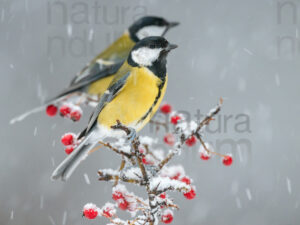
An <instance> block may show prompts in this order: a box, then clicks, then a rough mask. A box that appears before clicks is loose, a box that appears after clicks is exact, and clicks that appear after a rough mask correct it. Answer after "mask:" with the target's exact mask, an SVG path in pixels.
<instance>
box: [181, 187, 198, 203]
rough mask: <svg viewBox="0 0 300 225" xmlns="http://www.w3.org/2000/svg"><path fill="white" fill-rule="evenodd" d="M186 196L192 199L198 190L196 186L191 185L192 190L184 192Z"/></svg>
mask: <svg viewBox="0 0 300 225" xmlns="http://www.w3.org/2000/svg"><path fill="white" fill-rule="evenodd" d="M183 195H184V197H185V198H186V199H188V200H192V199H194V198H195V197H196V191H195V188H194V187H191V190H190V191H188V192H185V193H184V194H183Z"/></svg>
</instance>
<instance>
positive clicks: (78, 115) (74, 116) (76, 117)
mask: <svg viewBox="0 0 300 225" xmlns="http://www.w3.org/2000/svg"><path fill="white" fill-rule="evenodd" d="M70 117H71V119H72V120H73V121H74V122H76V121H79V120H80V118H81V112H80V111H77V110H76V111H73V112H71V114H70Z"/></svg>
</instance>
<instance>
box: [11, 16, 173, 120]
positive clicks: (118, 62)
mask: <svg viewBox="0 0 300 225" xmlns="http://www.w3.org/2000/svg"><path fill="white" fill-rule="evenodd" d="M178 24H179V23H177V22H168V21H167V20H165V19H164V18H161V17H155V16H146V17H142V18H140V19H139V20H137V21H136V22H134V23H133V24H132V25H131V26H130V27H129V28H128V30H126V31H125V32H124V34H123V35H122V36H121V37H120V38H119V39H117V40H116V41H115V42H114V43H112V44H111V45H110V46H109V47H108V48H107V49H105V50H104V51H103V52H102V53H100V54H99V55H98V56H96V57H95V58H94V59H93V60H92V61H91V62H90V63H89V64H88V65H87V66H85V67H84V68H83V69H82V70H81V72H80V73H78V74H77V75H76V76H75V77H74V78H73V79H72V81H71V83H70V85H69V87H67V88H66V89H65V90H63V91H62V92H61V93H60V94H59V95H57V96H56V97H54V98H51V99H49V100H48V101H46V104H45V105H43V106H40V107H38V108H35V109H33V110H30V111H28V112H26V113H24V114H22V115H20V116H18V117H15V118H14V119H12V120H11V121H10V123H11V124H13V123H15V122H17V121H21V120H23V119H24V118H25V117H27V116H28V115H30V114H32V113H36V112H39V111H42V110H45V108H46V107H47V105H49V104H54V103H58V102H60V101H62V100H63V101H65V100H67V99H68V98H69V97H70V96H74V95H86V94H87V95H88V96H89V98H88V99H87V100H86V101H87V102H90V101H92V102H98V101H99V99H100V96H101V95H102V94H103V92H104V91H105V90H106V89H107V88H108V86H109V84H110V83H111V81H112V80H113V79H114V74H116V72H117V71H118V70H119V68H120V67H121V66H122V64H123V62H124V60H126V59H127V57H128V54H129V52H130V50H131V49H132V47H133V46H134V45H135V44H136V43H137V42H138V41H139V40H141V39H143V38H145V37H149V36H164V35H165V34H166V32H167V31H168V30H169V29H170V28H172V27H174V26H177V25H178ZM51 116H52V115H51Z"/></svg>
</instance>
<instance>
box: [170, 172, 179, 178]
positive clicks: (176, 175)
mask: <svg viewBox="0 0 300 225" xmlns="http://www.w3.org/2000/svg"><path fill="white" fill-rule="evenodd" d="M180 176H181V173H179V172H178V173H176V174H175V175H174V176H173V177H171V179H172V180H178V179H179V177H180Z"/></svg>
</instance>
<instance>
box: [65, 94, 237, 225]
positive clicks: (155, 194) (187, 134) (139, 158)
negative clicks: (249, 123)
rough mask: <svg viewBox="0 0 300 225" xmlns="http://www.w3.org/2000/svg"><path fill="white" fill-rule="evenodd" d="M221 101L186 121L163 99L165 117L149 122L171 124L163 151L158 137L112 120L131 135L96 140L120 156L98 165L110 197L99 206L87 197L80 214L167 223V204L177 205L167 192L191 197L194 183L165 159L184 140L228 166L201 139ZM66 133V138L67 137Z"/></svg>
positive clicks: (127, 224)
mask: <svg viewBox="0 0 300 225" xmlns="http://www.w3.org/2000/svg"><path fill="white" fill-rule="evenodd" d="M222 103H223V100H222V98H221V99H220V100H219V102H218V104H217V105H216V107H214V108H213V109H211V110H210V111H209V113H208V114H207V115H206V116H205V117H204V119H202V120H201V121H198V122H196V121H187V120H186V119H185V118H184V116H183V115H180V114H178V113H176V111H172V109H171V106H170V105H168V104H164V105H162V106H161V109H160V111H161V112H162V113H165V114H166V115H168V116H169V117H170V118H169V120H168V121H169V122H168V123H165V122H161V121H151V123H152V124H154V125H155V126H157V127H159V126H163V127H169V126H170V125H171V126H172V132H171V133H168V134H166V135H165V136H164V138H163V140H164V142H165V144H166V146H168V149H167V151H166V150H162V149H160V148H159V147H158V145H157V144H158V140H157V138H153V137H149V136H134V135H132V134H133V133H132V130H131V128H129V127H126V126H124V125H123V124H121V123H120V121H116V125H114V126H112V129H118V130H121V131H124V132H125V133H126V134H127V135H128V136H130V137H131V141H128V140H125V139H119V140H117V141H116V142H102V141H99V145H100V147H105V148H107V149H109V150H111V151H112V152H114V153H116V154H118V155H120V158H121V162H120V165H119V166H118V165H116V166H118V168H117V169H100V170H99V171H98V175H99V180H100V181H110V182H113V188H112V199H113V200H114V203H109V202H108V203H106V204H104V206H103V207H102V208H98V207H97V206H96V205H94V204H91V203H89V204H87V205H85V206H84V209H83V215H84V216H85V217H86V218H88V219H95V218H96V217H105V218H107V219H108V221H107V224H110V225H156V224H158V223H159V222H163V223H166V224H168V223H171V222H172V221H173V218H174V214H173V211H172V210H173V209H179V207H178V206H177V205H176V204H175V203H174V202H173V200H172V198H171V196H169V194H168V193H169V192H170V191H178V192H181V193H182V194H183V196H184V197H185V198H186V199H189V200H191V199H194V198H195V197H196V187H195V186H194V185H193V181H192V179H191V178H190V177H188V176H187V175H186V173H185V170H184V167H183V166H181V165H169V164H170V163H171V161H172V159H173V158H174V157H175V156H180V153H181V151H182V149H183V148H184V147H185V146H187V147H192V146H194V145H196V143H197V141H199V142H200V150H199V153H200V158H201V159H203V160H208V159H210V157H211V156H212V155H217V156H219V157H222V158H223V164H224V165H226V166H229V165H230V164H231V163H232V158H231V156H230V155H222V154H219V153H216V152H214V151H213V150H212V148H211V146H210V145H209V144H207V143H205V142H204V141H203V131H204V128H205V126H207V125H208V124H209V123H210V122H211V121H213V120H214V117H215V116H216V115H217V114H218V113H219V112H220V110H221V106H222ZM156 130H157V131H158V130H159V129H158V128H157V129H156ZM74 137H75V136H74V135H73V134H72V137H71V136H70V137H69V139H71V138H73V139H74ZM69 139H66V142H67V141H68V140H69ZM73 139H72V140H73ZM98 148H99V147H98ZM92 152H93V151H91V152H90V153H92ZM166 152H167V153H166ZM128 183H129V184H134V185H137V186H139V187H141V188H142V189H144V190H145V193H146V196H147V197H146V199H143V198H141V197H139V196H137V195H136V194H134V193H132V192H129V191H128V190H127V186H125V184H126V185H127V184H128ZM117 209H118V210H123V211H127V212H129V213H130V214H131V216H132V219H130V220H122V219H120V218H119V217H118V216H117V214H118V212H117Z"/></svg>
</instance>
